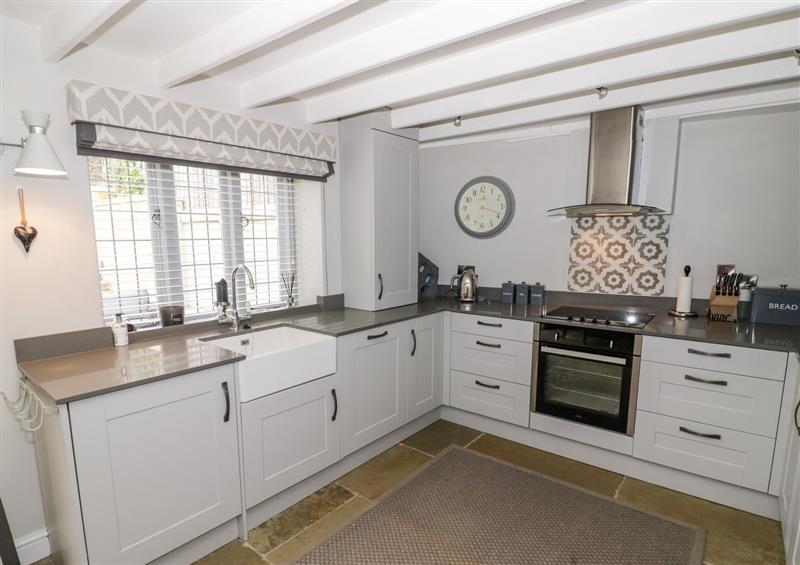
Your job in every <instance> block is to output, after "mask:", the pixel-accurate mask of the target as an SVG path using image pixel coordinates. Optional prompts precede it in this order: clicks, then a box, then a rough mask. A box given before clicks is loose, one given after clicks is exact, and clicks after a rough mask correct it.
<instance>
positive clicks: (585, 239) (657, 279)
mask: <svg viewBox="0 0 800 565" xmlns="http://www.w3.org/2000/svg"><path fill="white" fill-rule="evenodd" d="M668 245H669V216H633V217H632V216H611V217H597V218H578V219H576V220H575V223H574V224H573V226H572V238H571V241H570V249H569V280H568V282H567V289H568V290H572V291H578V292H604V293H609V294H638V295H643V296H661V295H662V294H663V293H664V278H665V275H666V265H667V247H668Z"/></svg>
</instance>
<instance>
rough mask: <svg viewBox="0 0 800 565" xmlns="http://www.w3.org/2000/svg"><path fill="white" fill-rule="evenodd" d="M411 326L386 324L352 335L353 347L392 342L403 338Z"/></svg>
mask: <svg viewBox="0 0 800 565" xmlns="http://www.w3.org/2000/svg"><path fill="white" fill-rule="evenodd" d="M410 328H411V326H410V325H409V324H408V323H407V322H396V323H394V324H386V325H385V326H378V327H375V328H371V329H368V330H364V331H361V332H358V333H355V334H353V346H354V347H355V348H356V349H357V348H359V347H365V346H367V345H374V344H376V343H381V342H383V341H394V340H397V339H399V338H400V336H401V335H402V336H405V334H406V332H408V331H410Z"/></svg>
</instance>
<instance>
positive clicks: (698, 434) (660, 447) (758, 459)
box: [633, 410, 775, 492]
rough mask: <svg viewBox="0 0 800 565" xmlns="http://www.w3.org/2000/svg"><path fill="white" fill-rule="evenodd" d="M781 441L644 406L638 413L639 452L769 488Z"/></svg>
mask: <svg viewBox="0 0 800 565" xmlns="http://www.w3.org/2000/svg"><path fill="white" fill-rule="evenodd" d="M774 450H775V440H774V439H772V438H768V437H763V436H758V435H754V434H748V433H744V432H740V431H737V430H729V429H725V428H720V427H718V426H712V425H709V424H702V423H699V422H693V421H691V420H683V419H679V418H673V417H670V416H663V415H661V414H651V413H650V412H645V411H643V410H638V411H637V412H636V431H635V433H634V437H633V456H634V457H638V458H639V459H644V460H646V461H652V462H653V463H658V464H660V465H665V466H667V467H675V468H677V469H680V470H682V471H687V472H689V473H695V474H697V475H702V476H705V477H709V478H712V479H717V480H720V481H724V482H726V483H732V484H735V485H740V486H743V487H746V488H749V489H753V490H757V491H761V492H766V491H767V488H768V486H769V477H770V471H771V469H772V456H773V452H774Z"/></svg>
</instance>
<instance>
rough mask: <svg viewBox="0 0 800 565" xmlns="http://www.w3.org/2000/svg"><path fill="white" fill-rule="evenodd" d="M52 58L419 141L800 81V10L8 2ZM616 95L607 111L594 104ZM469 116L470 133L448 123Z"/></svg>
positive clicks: (552, 1) (798, 3)
mask: <svg viewBox="0 0 800 565" xmlns="http://www.w3.org/2000/svg"><path fill="white" fill-rule="evenodd" d="M0 14H1V15H2V16H4V17H9V18H13V19H18V20H22V21H25V22H27V23H30V24H33V25H35V26H38V27H39V29H40V43H41V50H42V57H43V58H44V59H46V60H49V61H58V60H61V59H63V58H65V57H69V56H70V54H71V53H72V52H73V51H75V49H77V48H80V47H81V46H82V45H93V46H97V47H101V48H104V49H108V50H111V51H115V52H118V53H122V54H125V55H129V56H134V57H139V58H142V59H145V60H149V61H152V62H153V83H154V85H158V86H162V87H171V86H174V85H176V84H180V83H182V82H185V81H189V80H192V81H197V80H203V79H204V77H208V76H216V77H219V78H222V79H224V80H226V81H228V82H229V83H230V84H231V88H232V89H235V90H237V91H238V94H239V98H240V101H241V104H242V106H243V107H257V106H262V105H268V104H272V103H276V102H282V101H286V100H291V99H294V100H300V101H302V103H303V104H304V105H305V109H306V116H307V119H308V120H309V122H320V121H327V120H332V119H336V118H339V117H343V116H347V115H352V114H355V113H359V112H363V111H368V110H372V109H375V108H380V107H385V106H388V107H390V108H391V109H392V122H393V124H394V125H395V126H396V127H405V126H413V125H419V126H422V127H423V129H422V132H421V137H422V139H425V140H436V139H445V138H448V137H453V136H460V135H475V134H476V133H480V132H487V131H493V130H496V129H498V128H504V127H510V126H512V125H514V126H519V125H529V124H535V123H539V122H545V121H552V120H559V119H568V118H571V117H574V116H578V115H582V114H586V113H588V112H591V111H594V110H598V109H603V108H610V107H616V106H622V105H627V104H630V103H656V102H661V101H664V100H669V99H679V98H685V97H687V96H700V95H709V94H712V93H713V92H715V91H718V90H721V89H737V88H748V87H752V86H755V85H759V84H765V83H772V82H786V81H798V80H800V66H798V65H797V59H796V57H795V55H794V52H793V51H794V50H795V49H797V48H800V0H753V1H748V0H720V1H717V2H696V1H692V0H673V1H672V2H660V1H653V0H617V1H613V0H609V1H605V0H586V1H581V0H530V1H528V2H523V1H520V0H494V1H492V0H438V1H434V0H429V1H423V0H420V1H401V0H383V1H378V0H360V1H354V0H304V1H297V0H294V1H291V0H247V1H239V0H227V1H223V0H219V1H212V0H202V1H201V0H85V1H82V0H70V1H66V0H60V1H59V0H50V1H41V0H27V1H23V0H0ZM600 86H606V87H608V96H606V97H604V98H600V97H598V96H597V95H596V92H595V89H596V88H597V87H600ZM459 115H463V116H464V120H463V124H464V125H463V127H462V128H460V129H459V128H455V127H454V125H453V123H452V121H453V118H454V117H456V116H459Z"/></svg>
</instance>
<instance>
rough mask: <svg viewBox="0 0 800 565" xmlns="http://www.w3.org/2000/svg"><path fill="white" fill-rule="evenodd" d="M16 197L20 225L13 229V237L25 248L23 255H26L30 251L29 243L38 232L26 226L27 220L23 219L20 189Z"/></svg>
mask: <svg viewBox="0 0 800 565" xmlns="http://www.w3.org/2000/svg"><path fill="white" fill-rule="evenodd" d="M17 196H19V210H20V213H21V214H22V220H21V224H22V225H19V226H16V227H15V228H14V235H15V236H16V237H17V239H18V240H20V241H21V242H22V247H24V248H25V253H28V252H29V251H30V250H31V243H33V240H34V239H36V236H37V235H38V233H39V231H38V230H37V229H36V228H35V227H33V226H29V225H28V218H26V217H25V195H24V194H23V192H22V189H21V188H18V189H17Z"/></svg>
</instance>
